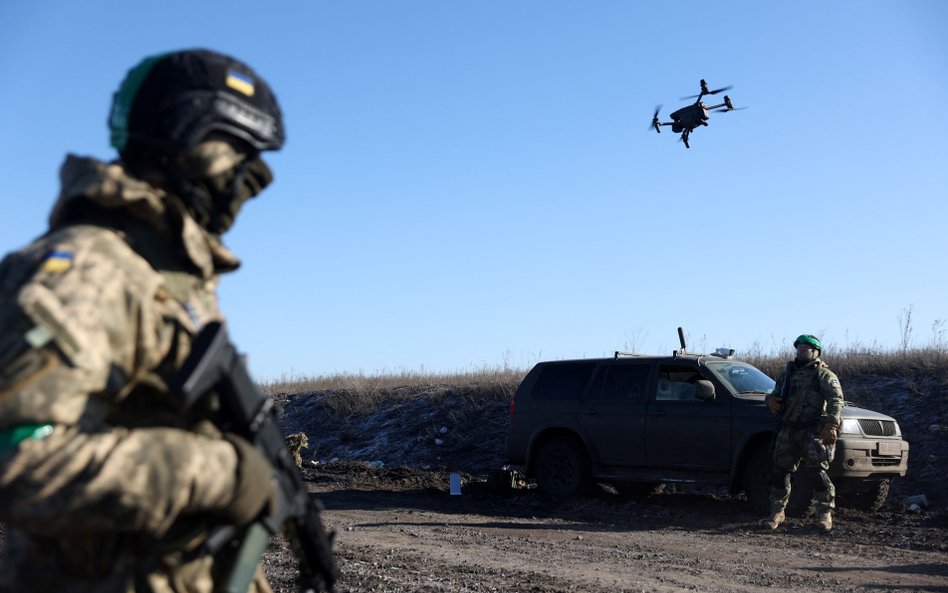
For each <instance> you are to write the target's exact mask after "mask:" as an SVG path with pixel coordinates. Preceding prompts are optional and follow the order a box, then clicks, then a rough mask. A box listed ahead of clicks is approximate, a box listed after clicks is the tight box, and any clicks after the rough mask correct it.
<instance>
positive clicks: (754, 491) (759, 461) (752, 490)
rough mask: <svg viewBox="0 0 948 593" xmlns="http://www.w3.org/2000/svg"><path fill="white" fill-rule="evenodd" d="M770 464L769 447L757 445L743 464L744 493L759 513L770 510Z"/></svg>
mask: <svg viewBox="0 0 948 593" xmlns="http://www.w3.org/2000/svg"><path fill="white" fill-rule="evenodd" d="M770 465H771V460H770V447H758V448H757V449H756V450H755V451H754V452H753V453H751V454H750V456H749V457H748V458H747V463H746V464H745V466H744V476H743V478H742V485H743V487H744V494H745V495H746V496H747V501H748V502H749V503H750V504H751V506H753V507H754V509H755V510H757V511H760V512H761V513H767V512H770Z"/></svg>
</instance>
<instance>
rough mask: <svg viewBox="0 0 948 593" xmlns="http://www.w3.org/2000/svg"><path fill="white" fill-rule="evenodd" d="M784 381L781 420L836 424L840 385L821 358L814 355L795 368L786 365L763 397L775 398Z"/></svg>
mask: <svg viewBox="0 0 948 593" xmlns="http://www.w3.org/2000/svg"><path fill="white" fill-rule="evenodd" d="M784 383H787V392H786V395H785V399H784V401H783V404H782V405H783V408H782V410H781V414H780V419H781V422H783V423H784V424H787V425H795V426H804V425H806V426H823V425H824V424H832V425H834V426H839V425H840V422H841V419H840V410H842V408H843V388H842V387H840V385H839V379H838V378H837V377H836V373H834V372H833V371H831V370H830V369H829V367H828V366H826V364H825V363H824V362H823V361H822V360H820V359H819V358H817V359H816V360H813V361H811V362H809V363H807V364H805V365H803V366H802V367H799V368H797V367H796V366H795V365H793V364H790V365H788V371H787V372H785V373H784V374H783V375H782V376H781V377H780V378H779V379H778V380H777V385H776V387H774V390H773V392H772V393H771V394H770V395H768V396H767V398H768V399H770V398H777V399H779V398H780V394H781V391H782V389H783V384H784Z"/></svg>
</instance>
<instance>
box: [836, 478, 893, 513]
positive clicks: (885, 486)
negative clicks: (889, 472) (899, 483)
mask: <svg viewBox="0 0 948 593" xmlns="http://www.w3.org/2000/svg"><path fill="white" fill-rule="evenodd" d="M888 496H889V480H886V479H882V480H871V481H868V482H865V483H864V484H862V488H861V489H859V490H853V491H849V492H845V493H843V494H842V495H841V496H840V497H839V498H840V506H843V507H847V508H851V509H858V510H860V511H878V510H879V509H881V508H882V505H883V504H885V499H886V497H888Z"/></svg>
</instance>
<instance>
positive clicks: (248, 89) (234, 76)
mask: <svg viewBox="0 0 948 593" xmlns="http://www.w3.org/2000/svg"><path fill="white" fill-rule="evenodd" d="M227 86H229V87H230V88H232V89H234V90H235V91H237V92H239V93H243V94H245V95H247V96H248V97H253V79H252V78H250V77H249V76H247V75H246V74H243V73H241V72H237V71H236V70H228V71H227Z"/></svg>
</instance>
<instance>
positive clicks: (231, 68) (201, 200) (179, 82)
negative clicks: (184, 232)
mask: <svg viewBox="0 0 948 593" xmlns="http://www.w3.org/2000/svg"><path fill="white" fill-rule="evenodd" d="M109 131H110V133H111V142H112V146H114V147H115V148H116V149H117V150H118V151H119V154H120V155H121V157H122V163H123V164H124V165H125V167H126V169H127V170H128V171H129V172H130V173H131V174H132V175H133V176H136V177H139V178H141V179H144V180H145V181H148V182H149V183H152V184H154V185H156V186H159V187H161V188H162V189H165V190H167V191H168V192H169V194H170V195H172V196H176V197H177V198H179V199H180V200H181V201H182V203H183V204H184V207H185V208H186V209H187V211H188V212H189V213H190V215H191V216H192V217H193V218H194V219H195V220H196V221H197V223H198V224H199V225H201V226H202V227H204V228H205V229H206V230H207V231H208V232H210V233H211V234H213V235H220V234H222V233H224V232H226V231H227V229H229V228H230V226H231V225H232V224H233V222H234V220H235V218H236V216H237V212H238V211H239V210H240V208H241V206H242V204H243V203H244V202H246V201H247V200H248V199H250V198H252V197H254V196H256V195H257V194H259V193H260V191H261V190H262V189H263V188H264V187H266V186H267V185H269V183H270V182H271V181H272V179H273V174H272V172H271V171H270V169H269V167H267V165H266V163H264V162H263V161H262V160H261V159H260V153H261V152H262V151H265V150H278V149H279V148H281V147H282V146H283V142H284V139H285V137H286V136H285V132H284V128H283V117H282V114H281V113H280V107H279V105H278V104H277V101H276V97H275V96H274V95H273V92H272V91H271V90H270V86H269V85H268V84H267V83H266V82H265V81H264V80H263V79H262V78H260V77H259V76H258V75H257V74H256V73H255V72H254V71H253V70H252V69H251V68H250V67H249V66H248V65H246V64H244V63H243V62H241V61H239V60H237V59H235V58H232V57H230V56H227V55H224V54H220V53H217V52H214V51H210V50H206V49H193V50H185V51H177V52H169V53H163V54H156V55H153V56H150V57H148V58H145V59H144V60H142V61H141V62H140V63H139V64H138V65H137V66H135V67H134V68H132V69H131V70H130V71H129V72H128V74H127V75H126V77H125V80H124V81H123V82H122V84H121V86H120V87H119V89H118V91H116V92H115V95H114V97H113V100H112V109H111V113H110V115H109Z"/></svg>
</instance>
